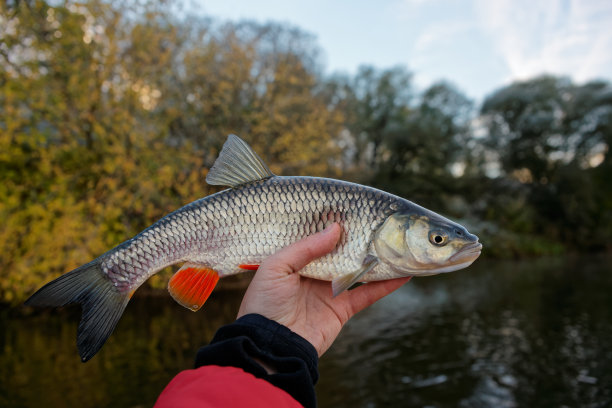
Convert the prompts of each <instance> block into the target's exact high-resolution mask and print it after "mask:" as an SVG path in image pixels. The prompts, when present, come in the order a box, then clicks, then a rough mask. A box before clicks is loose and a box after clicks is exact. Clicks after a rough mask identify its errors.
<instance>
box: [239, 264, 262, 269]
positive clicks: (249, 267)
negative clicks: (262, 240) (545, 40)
mask: <svg viewBox="0 0 612 408" xmlns="http://www.w3.org/2000/svg"><path fill="white" fill-rule="evenodd" d="M238 267H239V268H240V269H246V270H247V271H256V270H257V269H259V265H248V264H242V265H238Z"/></svg>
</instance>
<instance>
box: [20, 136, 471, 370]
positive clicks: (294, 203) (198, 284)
mask: <svg viewBox="0 0 612 408" xmlns="http://www.w3.org/2000/svg"><path fill="white" fill-rule="evenodd" d="M206 181H207V182H208V183H209V184H213V185H226V186H230V187H231V188H230V189H227V190H223V191H220V192H218V193H216V194H213V195H211V196H208V197H205V198H202V199H200V200H197V201H194V202H192V203H190V204H187V205H186V206H184V207H182V208H180V209H178V210H176V211H174V212H173V213H171V214H168V215H167V216H165V217H164V218H162V219H160V220H159V221H157V222H156V223H154V224H153V225H151V226H150V227H148V228H147V229H145V230H144V231H142V232H141V233H140V234H138V235H136V236H135V237H133V238H131V239H129V240H128V241H126V242H124V243H122V244H120V245H118V246H116V247H115V248H113V249H111V250H110V251H108V252H106V253H104V254H102V255H100V256H99V257H98V258H96V259H95V260H93V261H91V262H89V263H87V264H85V265H82V266H80V267H79V268H76V269H75V270H73V271H70V272H68V273H66V274H64V275H62V276H60V277H59V278H57V279H55V280H53V281H51V282H49V283H47V284H46V285H45V286H43V287H42V288H41V289H39V290H38V291H37V292H36V293H35V294H34V295H32V296H31V297H30V298H29V299H28V300H27V301H26V304H28V305H33V306H63V305H66V304H69V303H79V304H81V306H82V310H83V314H82V318H81V322H80V324H79V329H78V334H77V345H78V348H79V353H80V355H81V359H82V360H83V361H87V360H89V359H90V358H91V357H92V356H93V355H94V354H95V353H96V352H97V351H98V350H99V349H100V348H101V347H102V345H103V344H104V342H105V341H106V339H107V338H108V336H110V334H111V332H112V331H113V329H114V327H115V325H116V324H117V321H118V320H119V318H120V317H121V314H122V313H123V310H124V309H125V306H126V305H127V303H128V301H129V299H130V298H131V296H132V294H133V293H134V292H135V291H136V289H137V288H138V287H139V286H140V285H142V284H143V283H144V282H145V281H146V280H147V279H148V278H149V277H151V276H152V275H153V274H155V273H157V272H158V271H159V270H161V269H163V268H165V267H167V266H170V265H173V264H177V263H184V264H183V266H182V267H181V268H180V269H179V270H178V271H177V272H176V273H175V274H174V275H173V276H172V278H171V279H170V282H169V284H168V290H169V291H170V294H171V295H172V296H173V297H174V299H175V300H177V301H178V302H179V303H180V304H181V305H183V306H185V307H187V308H189V309H191V310H194V311H195V310H199V309H200V308H201V306H202V305H203V304H204V302H205V301H206V299H207V298H208V296H209V295H210V293H211V291H212V290H213V288H214V286H215V285H216V283H217V281H218V279H219V278H220V277H224V276H228V275H233V274H236V273H239V272H243V271H244V270H249V269H251V270H252V269H256V268H257V267H258V265H260V264H261V263H262V262H263V261H264V259H265V258H266V257H268V256H270V255H272V254H273V253H275V252H277V251H278V250H279V249H281V248H283V247H286V246H287V245H289V244H291V243H294V242H296V241H298V240H300V239H302V238H304V237H306V236H308V235H311V234H314V233H316V232H319V231H323V230H324V229H325V228H326V227H327V226H329V225H330V224H332V223H338V224H339V225H340V227H341V228H342V234H341V235H340V238H339V240H338V243H337V245H336V248H335V249H334V250H333V251H331V252H330V253H328V254H326V255H324V256H322V257H320V258H318V259H316V260H314V261H312V262H310V263H309V264H308V265H306V266H305V267H304V268H302V269H301V270H300V271H299V272H298V273H299V274H300V275H302V276H305V277H309V278H315V279H319V280H327V281H332V285H331V288H332V291H333V294H334V296H336V295H338V294H339V293H341V292H343V291H344V290H346V289H348V288H349V287H350V286H351V285H353V284H354V283H355V282H368V281H375V280H383V279H391V278H397V277H401V276H408V275H429V274H435V273H441V272H450V271H453V270H457V269H460V268H464V267H466V266H468V265H469V264H471V263H472V262H473V261H474V260H475V259H476V258H477V257H478V255H479V254H480V249H481V247H482V246H481V245H480V244H479V243H478V238H477V237H476V236H474V235H472V234H470V233H469V232H467V230H466V229H465V228H463V227H462V226H460V225H458V224H456V223H453V222H452V221H450V220H447V219H445V218H444V217H441V216H439V215H438V214H435V213H433V212H431V211H428V210H426V209H424V208H422V207H420V206H418V205H416V204H414V203H412V202H410V201H408V200H405V199H403V198H400V197H397V196H395V195H392V194H389V193H386V192H383V191H380V190H377V189H375V188H372V187H367V186H362V185H358V184H354V183H349V182H345V181H341V180H333V179H325V178H316V177H280V176H276V175H274V174H272V173H271V172H270V170H269V169H268V167H267V166H266V165H265V163H263V161H262V160H261V159H260V158H259V156H257V154H256V153H255V152H253V151H252V150H251V148H250V147H249V146H248V145H247V144H246V143H245V142H244V141H242V140H241V139H240V138H238V137H237V136H234V135H230V136H229V138H228V140H227V142H226V143H225V145H224V146H223V149H222V151H221V153H220V155H219V158H218V159H217V161H216V162H215V164H214V165H213V167H212V168H211V169H210V171H209V173H208V175H207V177H206ZM447 243H448V244H449V245H446V244H447Z"/></svg>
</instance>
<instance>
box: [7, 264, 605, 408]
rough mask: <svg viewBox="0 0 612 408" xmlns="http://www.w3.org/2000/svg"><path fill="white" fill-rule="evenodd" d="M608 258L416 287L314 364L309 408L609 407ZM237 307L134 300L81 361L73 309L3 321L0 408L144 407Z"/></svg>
mask: <svg viewBox="0 0 612 408" xmlns="http://www.w3.org/2000/svg"><path fill="white" fill-rule="evenodd" d="M610 261H611V259H609V258H607V259H606V258H602V257H598V258H579V259H578V258H576V259H571V258H565V259H557V260H553V259H547V260H538V261H524V262H504V263H500V262H478V263H477V264H476V265H474V267H472V268H470V269H468V270H466V271H462V272H458V273H455V274H449V275H447V276H437V277H432V278H423V279H415V280H414V281H413V282H411V283H410V284H408V285H406V286H404V287H403V288H401V289H400V291H399V292H398V293H396V294H394V295H393V296H391V297H388V298H387V299H384V300H383V301H382V302H380V303H378V304H376V305H375V306H374V307H372V308H370V309H368V310H366V311H364V312H362V313H361V314H360V315H358V316H357V317H356V318H355V319H354V320H352V321H351V323H350V324H349V325H348V326H347V327H346V328H345V330H344V331H343V332H342V334H341V336H340V338H339V339H338V341H337V342H336V343H335V344H334V346H333V347H332V348H331V349H330V351H329V352H328V353H327V354H326V356H324V358H323V359H322V360H321V363H320V365H321V380H320V382H319V384H318V385H317V393H318V397H319V403H320V406H322V407H327V406H337V407H386V406H435V407H456V406H461V407H491V406H496V407H524V406H529V407H549V406H572V407H574V406H589V407H604V406H609V405H610V404H612V346H611V343H610V338H612V318H611V317H612V316H611V312H612V297H610V296H609V293H611V292H612V273H611V272H612V270H611V269H612V267H611V266H610V265H612V262H610ZM240 298H241V293H240V292H216V293H214V294H213V296H212V297H211V299H210V300H209V301H208V302H207V304H206V307H205V308H204V310H202V311H200V312H198V313H190V312H188V311H185V310H184V309H183V308H182V307H180V306H178V305H176V304H174V303H173V301H172V300H171V299H170V298H169V296H163V297H148V298H138V297H136V298H135V299H134V300H133V301H132V302H131V303H130V305H129V306H128V309H127V311H126V314H125V316H124V317H123V319H122V320H121V321H120V323H119V326H118V328H117V330H116V331H115V333H114V334H113V336H111V338H110V339H109V341H108V343H107V344H106V345H105V346H104V347H103V349H102V351H101V352H100V353H99V355H97V356H96V357H95V358H94V359H92V360H91V361H90V362H88V363H87V364H82V363H80V361H79V358H78V355H77V352H76V346H75V333H76V326H77V321H78V310H65V311H63V312H36V313H34V314H32V315H31V316H27V317H23V316H21V315H20V314H17V313H15V312H14V311H9V310H2V311H0V323H1V326H2V333H1V335H0V365H1V367H2V370H1V374H0V405H2V406H12V407H20V406H23V407H28V406H39V405H43V404H44V405H45V406H49V407H63V406H113V407H137V406H150V405H151V404H152V403H153V401H154V400H155V398H156V397H157V395H158V394H159V392H160V390H161V389H162V388H163V387H164V386H165V384H166V383H167V382H168V381H169V379H170V378H172V376H173V375H175V374H176V372H178V371H179V370H181V369H185V368H190V367H191V366H192V364H193V357H194V354H195V350H196V349H197V347H198V346H199V345H201V344H205V343H206V342H207V341H209V340H210V338H211V337H212V335H213V334H214V331H215V330H216V328H217V327H219V326H220V325H222V324H224V323H226V322H229V321H231V320H233V318H234V316H235V313H236V311H237V309H238V306H239V302H240Z"/></svg>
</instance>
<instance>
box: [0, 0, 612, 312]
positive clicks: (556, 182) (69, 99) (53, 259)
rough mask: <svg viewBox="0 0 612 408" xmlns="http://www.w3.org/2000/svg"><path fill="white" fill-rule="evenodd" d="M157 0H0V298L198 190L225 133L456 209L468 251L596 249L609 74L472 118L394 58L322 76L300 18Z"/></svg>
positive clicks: (444, 88)
mask: <svg viewBox="0 0 612 408" xmlns="http://www.w3.org/2000/svg"><path fill="white" fill-rule="evenodd" d="M173 7H174V3H172V2H167V1H164V0H151V1H146V2H137V3H136V4H134V5H132V4H128V5H125V4H122V3H121V2H115V1H104V0H88V1H85V2H76V1H72V0H66V1H64V2H46V1H43V0H21V1H12V2H8V3H2V4H0V24H2V26H3V27H4V28H3V31H2V32H1V33H0V180H1V181H2V182H1V183H0V220H2V222H1V223H0V300H2V301H8V302H16V301H19V300H22V299H23V298H24V297H25V296H26V295H27V294H29V293H31V292H32V291H33V290H34V289H35V288H36V287H38V286H40V284H41V282H44V281H47V280H49V279H51V278H53V277H55V276H57V275H59V274H61V273H64V272H66V271H68V270H70V269H72V268H74V267H77V266H78V265H80V264H83V263H85V262H87V261H89V260H91V259H92V258H94V257H96V256H98V255H100V254H102V253H103V252H104V251H106V250H108V249H110V248H112V247H114V246H115V245H117V244H119V243H120V242H121V241H123V240H126V239H128V238H130V237H131V236H133V235H134V234H136V233H138V232H139V231H140V230H142V229H143V228H145V227H146V226H148V225H150V224H151V223H153V222H154V221H156V220H157V219H159V218H160V217H162V216H163V215H165V214H167V213H169V212H170V211H172V210H174V209H177V208H179V207H180V206H181V205H184V204H186V203H188V202H190V201H193V200H194V199H197V198H199V197H202V196H205V195H207V194H209V193H211V192H213V190H212V189H211V188H210V187H208V186H207V185H206V183H205V182H204V178H205V176H206V173H207V171H208V169H209V168H210V166H211V165H212V163H213V162H214V159H215V158H216V157H217V154H218V152H219V150H220V148H221V146H222V143H223V142H224V140H225V138H226V136H227V134H229V133H236V134H239V135H241V136H243V137H245V138H246V139H247V141H248V142H249V143H251V144H252V145H253V147H254V148H255V149H256V150H257V151H258V152H260V154H261V155H262V156H263V158H264V160H266V161H267V162H268V164H269V165H270V167H271V169H272V171H274V172H276V173H279V174H286V175H293V174H305V175H314V176H332V177H341V178H344V179H351V180H355V181H359V182H363V183H367V184H371V185H375V186H377V187H380V188H383V189H385V190H388V191H391V192H394V193H397V194H399V195H402V196H404V197H406V198H408V199H411V200H413V201H416V202H418V203H419V204H422V205H425V206H428V207H430V208H432V209H434V210H436V211H441V212H443V213H445V214H448V215H451V216H453V217H459V218H462V219H464V220H465V221H466V222H467V223H468V224H473V225H472V227H473V228H472V229H474V230H475V232H477V233H479V229H480V230H481V231H482V234H483V237H485V239H486V240H485V253H486V252H487V251H489V253H490V254H495V255H500V256H501V255H508V254H510V255H517V256H518V255H521V254H525V253H527V254H542V253H556V252H559V251H561V250H562V248H568V249H570V250H571V249H575V250H583V249H589V250H591V249H606V248H608V249H609V248H610V244H609V243H610V242H611V241H612V240H611V238H612V237H611V231H612V185H611V183H612V181H611V178H610V177H609V175H610V174H612V171H611V170H612V162H611V160H610V154H609V146H610V143H611V142H612V141H611V138H612V88H611V86H610V84H609V83H607V82H604V81H593V82H589V83H587V84H584V85H576V84H573V83H572V82H571V81H570V80H569V79H565V78H556V77H548V76H545V77H540V78H535V79H532V80H529V81H525V82H520V83H516V84H512V85H510V86H507V87H505V88H503V89H500V90H498V91H496V92H494V93H493V94H492V95H491V96H490V97H488V98H487V99H486V100H485V102H484V103H483V105H482V107H481V111H480V114H477V112H476V110H475V109H474V104H473V102H472V101H470V100H469V99H468V98H466V97H465V96H464V95H463V94H462V93H461V92H460V91H459V90H457V89H455V88H454V87H453V86H452V85H450V84H448V83H445V82H440V83H437V84H434V85H432V86H431V87H429V88H428V89H426V90H424V91H423V92H421V93H418V92H416V91H415V90H414V89H413V88H412V86H411V74H410V73H409V72H408V71H407V70H406V69H404V68H401V67H396V68H392V69H383V70H380V69H377V68H374V67H361V68H360V69H359V71H358V72H357V73H356V74H355V75H354V76H351V77H349V76H334V77H330V78H325V77H323V76H322V75H321V73H320V68H319V64H320V63H319V51H318V48H317V45H316V42H315V41H314V39H313V37H312V36H310V35H308V34H305V33H303V32H302V31H300V30H299V29H297V28H292V27H287V26H283V25H278V24H265V25H262V24H256V23H252V22H241V23H223V24H221V23H218V22H215V21H213V20H207V19H203V18H196V17H178V15H179V14H178V13H175V12H174V8H173ZM475 220H479V222H480V223H482V224H480V223H478V222H476V221H475ZM164 279H165V277H155V278H154V279H152V280H151V281H150V282H151V283H152V284H153V285H161V284H163V282H164Z"/></svg>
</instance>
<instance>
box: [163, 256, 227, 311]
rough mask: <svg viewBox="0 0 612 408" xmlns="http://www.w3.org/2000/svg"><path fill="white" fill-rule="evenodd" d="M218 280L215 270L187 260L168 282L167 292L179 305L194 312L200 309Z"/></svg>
mask: <svg viewBox="0 0 612 408" xmlns="http://www.w3.org/2000/svg"><path fill="white" fill-rule="evenodd" d="M218 281H219V274H218V273H217V271H215V270H213V269H210V268H208V267H207V266H204V265H201V264H195V263H190V262H187V263H186V264H184V265H183V266H182V267H181V269H179V270H178V271H177V272H176V273H175V274H174V275H173V276H172V278H170V282H168V292H170V295H172V297H173V298H174V300H176V301H177V302H178V303H179V304H180V305H182V306H185V307H186V308H187V309H189V310H192V311H194V312H196V311H198V310H200V308H201V307H202V305H203V304H204V302H206V299H208V296H210V293H211V292H212V291H213V289H214V288H215V285H216V284H217V282H218Z"/></svg>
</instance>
